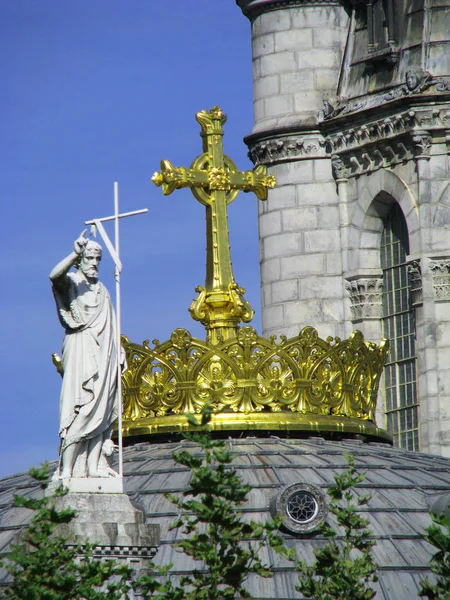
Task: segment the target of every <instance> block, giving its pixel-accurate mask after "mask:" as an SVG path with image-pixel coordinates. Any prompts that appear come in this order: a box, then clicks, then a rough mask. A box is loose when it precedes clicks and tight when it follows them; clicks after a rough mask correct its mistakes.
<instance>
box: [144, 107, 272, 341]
mask: <svg viewBox="0 0 450 600" xmlns="http://www.w3.org/2000/svg"><path fill="white" fill-rule="evenodd" d="M195 118H196V119H197V121H198V122H199V123H200V126H201V134H200V135H201V137H202V139H203V154H201V155H200V156H198V157H197V158H196V159H195V160H194V161H193V163H192V165H191V167H190V168H189V169H186V168H185V167H174V166H173V165H172V164H171V162H170V161H168V160H162V161H161V172H160V173H155V174H154V175H153V177H152V181H153V182H154V183H155V184H156V185H157V186H162V191H163V194H164V195H166V196H167V195H169V194H171V193H172V192H173V191H174V190H176V189H180V188H184V187H189V188H191V191H192V193H193V194H194V196H195V198H196V199H197V200H198V201H199V202H201V203H202V204H203V205H204V206H205V207H206V240H207V243H206V281H205V287H203V286H198V287H197V288H196V291H197V292H199V295H198V297H197V298H196V299H195V300H194V301H193V303H192V305H191V307H190V309H189V311H190V313H191V315H192V317H193V318H194V319H196V320H198V321H201V322H202V323H203V325H205V327H206V330H207V338H208V340H209V341H210V342H212V343H219V342H220V341H223V340H226V339H229V338H230V337H235V336H236V333H237V330H238V326H239V323H240V322H241V321H244V322H245V323H247V322H249V321H250V320H251V319H252V317H253V314H254V312H253V309H252V308H251V306H250V304H249V303H248V302H247V301H246V300H245V299H244V297H243V295H244V293H245V290H244V289H243V288H240V287H239V286H238V285H237V283H236V282H235V280H234V275H233V268H232V264H231V254H230V241H229V234H228V217H227V205H228V204H230V202H232V201H233V200H234V199H235V198H236V196H237V194H238V193H239V191H240V190H243V191H244V192H254V193H255V194H256V196H257V197H258V198H259V199H260V200H266V199H267V188H273V187H275V184H276V180H275V177H273V176H272V175H267V168H266V167H265V166H263V165H260V166H258V167H256V168H255V169H254V170H253V171H238V169H237V167H236V165H235V164H234V162H233V161H232V160H231V159H230V158H229V157H228V156H226V155H225V154H224V153H223V145H222V136H223V129H222V125H223V124H224V123H225V121H226V119H227V117H226V115H224V113H223V112H222V111H221V109H220V108H219V107H218V106H215V107H214V108H212V109H211V110H210V111H206V110H202V111H201V112H199V113H197V114H196V115H195Z"/></svg>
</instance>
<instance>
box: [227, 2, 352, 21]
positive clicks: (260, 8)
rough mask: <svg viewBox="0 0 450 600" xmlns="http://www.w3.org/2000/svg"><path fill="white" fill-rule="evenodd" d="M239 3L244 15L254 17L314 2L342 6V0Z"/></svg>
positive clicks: (321, 4) (320, 4)
mask: <svg viewBox="0 0 450 600" xmlns="http://www.w3.org/2000/svg"><path fill="white" fill-rule="evenodd" d="M237 4H238V5H239V7H240V8H241V10H242V12H243V13H244V15H245V16H246V17H248V18H249V19H252V18H254V17H256V16H257V15H260V14H262V13H264V12H267V11H270V10H276V9H281V8H286V7H287V6H289V7H291V8H294V7H295V6H305V5H307V6H310V5H314V4H317V5H319V6H323V5H326V6H340V5H341V0H237Z"/></svg>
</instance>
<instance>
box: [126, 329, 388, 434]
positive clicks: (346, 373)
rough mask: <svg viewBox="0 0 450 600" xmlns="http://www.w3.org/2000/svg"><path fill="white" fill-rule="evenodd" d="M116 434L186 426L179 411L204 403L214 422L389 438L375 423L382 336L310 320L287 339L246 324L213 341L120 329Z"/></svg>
mask: <svg viewBox="0 0 450 600" xmlns="http://www.w3.org/2000/svg"><path fill="white" fill-rule="evenodd" d="M122 339H123V345H124V348H125V350H126V353H127V361H128V365H129V368H128V370H127V371H126V372H125V373H124V376H123V394H124V413H123V432H124V435H144V434H148V433H167V432H179V431H183V430H186V429H191V428H192V426H190V425H189V424H188V421H187V418H186V416H185V415H186V413H200V412H201V409H202V407H203V406H204V405H205V404H207V403H208V404H209V405H211V407H212V409H213V413H214V415H213V419H212V421H211V423H210V425H209V427H210V428H212V429H228V430H232V429H249V430H252V429H253V430H256V429H266V430H283V429H284V430H291V431H294V430H306V431H314V432H317V431H334V432H340V433H361V434H365V435H369V436H372V437H375V438H384V439H391V438H390V436H389V435H388V434H387V433H386V432H384V431H383V430H380V429H378V427H377V426H376V424H375V407H376V398H377V392H378V386H379V381H380V376H381V372H382V370H383V366H384V363H385V361H386V358H387V354H388V352H389V344H388V342H387V341H383V342H382V343H381V344H380V346H376V345H375V344H372V343H370V342H365V341H364V337H363V335H362V333H361V332H359V331H355V332H354V333H353V334H352V335H351V336H350V338H349V339H347V340H341V339H339V338H328V339H327V340H322V339H320V338H319V337H318V334H317V331H316V330H315V329H313V328H312V327H305V328H304V329H303V330H302V331H301V332H300V334H299V335H298V336H296V337H294V338H290V339H287V338H286V337H284V336H282V338H281V341H280V342H279V343H277V342H276V341H275V340H274V338H271V339H269V340H268V339H265V338H262V337H259V336H258V334H257V333H256V331H255V330H254V329H253V328H252V327H249V326H245V327H242V328H241V329H240V330H239V331H238V333H237V337H236V338H234V339H232V338H230V339H227V340H225V341H223V342H220V343H217V344H212V343H209V342H207V341H206V342H205V341H203V340H199V339H196V338H193V337H192V336H191V335H190V333H189V332H188V331H186V330H185V329H176V330H175V331H174V332H173V333H172V335H171V338H170V340H168V341H166V342H164V343H162V344H160V343H159V342H158V341H157V340H156V341H155V342H154V344H155V345H154V347H153V348H151V347H150V346H149V344H148V342H144V343H143V344H142V345H138V344H133V343H131V342H130V341H129V340H128V339H127V338H125V337H123V338H122Z"/></svg>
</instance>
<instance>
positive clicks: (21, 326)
mask: <svg viewBox="0 0 450 600" xmlns="http://www.w3.org/2000/svg"><path fill="white" fill-rule="evenodd" d="M0 54H1V56H2V60H1V62H0V80H1V82H2V87H1V92H0V161H1V177H0V199H1V200H0V210H1V223H2V232H1V236H0V239H1V245H2V259H3V260H2V264H1V270H2V275H3V276H2V293H1V295H0V315H1V327H0V336H1V346H0V347H1V360H0V373H1V381H2V386H1V388H2V392H1V393H2V399H1V411H2V434H1V436H0V476H5V475H8V474H12V473H15V472H18V471H23V470H26V469H28V468H29V467H30V466H32V465H36V464H39V463H41V462H42V461H44V460H45V459H54V458H56V457H57V448H58V435H57V428H58V405H59V390H60V379H59V376H58V375H57V373H56V372H55V370H54V367H53V365H52V362H51V354H52V352H55V351H56V352H59V351H60V348H61V345H62V340H63V330H62V328H61V326H60V325H59V322H58V319H57V316H56V311H55V307H54V302H53V298H52V294H51V289H50V284H49V279H48V274H49V272H50V270H51V269H52V267H53V266H54V265H55V264H56V263H57V262H58V261H59V260H60V259H61V258H63V257H64V256H66V255H67V254H68V253H69V252H70V251H71V249H72V245H73V241H74V239H75V238H76V237H77V236H78V234H79V233H80V232H81V230H82V229H83V223H84V221H85V220H89V219H92V218H95V217H99V216H105V215H107V214H111V213H112V212H113V182H114V181H118V182H119V186H120V208H121V210H122V211H124V212H125V211H131V210H135V209H140V208H145V207H147V208H149V213H148V214H147V215H144V216H139V217H133V218H130V219H126V220H122V223H121V225H122V227H121V256H122V261H123V264H124V271H123V274H122V310H123V315H122V331H123V333H125V334H126V335H127V336H128V337H130V338H131V339H132V340H133V341H136V342H141V341H142V340H144V339H147V338H148V339H150V340H152V339H154V338H159V339H160V340H161V341H162V340H165V339H167V338H168V337H169V335H170V333H171V331H172V330H173V329H175V328H177V327H185V328H187V329H189V330H190V331H191V332H192V333H194V334H195V335H197V336H200V337H203V329H202V327H201V325H199V324H197V323H194V321H192V319H191V318H190V316H189V313H188V311H187V308H188V306H189V305H190V302H191V300H192V299H193V298H194V296H195V292H194V288H195V286H196V285H198V284H202V283H203V282H204V278H205V224H204V209H203V207H202V206H201V205H200V204H199V203H198V202H197V201H196V200H195V199H194V197H193V196H192V195H191V194H190V193H189V192H188V191H186V190H180V191H177V192H175V193H173V194H172V195H171V196H168V197H165V196H163V195H162V193H161V190H160V189H158V188H156V187H155V186H154V185H153V184H152V183H151V181H150V177H151V175H152V174H153V172H154V171H155V170H158V168H159V161H160V160H161V159H163V158H168V159H169V160H170V161H171V162H172V163H173V164H175V165H177V166H182V165H183V166H189V164H190V163H191V161H192V160H193V159H194V158H195V157H196V156H197V155H198V154H200V153H201V139H200V137H199V131H200V129H199V126H198V124H197V122H196V121H195V118H194V115H195V113H196V112H197V111H199V110H202V109H204V108H207V109H209V108H211V107H212V106H213V105H215V104H218V105H220V106H221V108H222V109H223V110H224V111H225V113H226V114H227V115H228V122H227V123H226V125H225V137H224V145H225V151H226V153H227V154H228V155H229V156H230V157H231V158H232V159H233V160H234V161H235V162H236V163H237V165H238V167H239V168H240V169H249V168H251V166H252V165H251V163H250V161H249V160H248V158H247V149H246V146H245V145H244V143H243V141H242V138H243V137H244V136H245V135H246V134H248V133H250V132H251V128H252V124H253V103H252V75H251V49H250V24H249V22H248V21H247V19H246V18H245V17H244V16H243V15H242V13H241V11H240V9H239V8H238V7H237V6H236V5H235V2H234V0H189V1H187V0H170V1H167V0H166V1H156V0H39V1H37V0H5V1H3V2H0ZM256 203H257V200H256V198H255V196H254V195H250V194H239V195H238V197H237V199H236V200H235V202H234V203H233V205H232V206H231V208H230V218H229V225H230V230H231V249H232V257H233V265H234V269H235V276H236V280H237V281H238V283H239V284H240V285H242V286H244V287H246V288H247V295H246V297H247V299H248V300H250V302H251V304H252V306H253V308H254V309H255V310H256V311H257V315H256V316H255V319H254V321H253V325H254V326H255V327H257V328H258V329H259V330H260V296H259V266H258V244H257V206H256ZM108 231H109V233H110V234H111V235H112V230H111V229H109V230H108ZM112 273H113V265H112V262H111V260H110V259H109V257H107V256H106V255H105V258H104V260H103V263H102V266H101V279H102V280H103V281H104V282H105V283H106V284H107V286H108V287H109V289H110V290H111V292H114V282H113V278H112Z"/></svg>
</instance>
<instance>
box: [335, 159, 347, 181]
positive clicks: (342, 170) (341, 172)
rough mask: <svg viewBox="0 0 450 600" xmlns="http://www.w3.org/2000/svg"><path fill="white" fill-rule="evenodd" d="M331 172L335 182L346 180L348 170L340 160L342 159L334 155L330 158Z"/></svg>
mask: <svg viewBox="0 0 450 600" xmlns="http://www.w3.org/2000/svg"><path fill="white" fill-rule="evenodd" d="M331 170H332V172H333V177H334V178H335V179H336V180H339V179H341V180H342V179H347V178H348V169H347V167H346V166H345V163H344V161H343V160H342V158H341V157H340V156H338V155H337V154H334V155H333V156H332V157H331Z"/></svg>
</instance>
